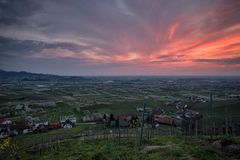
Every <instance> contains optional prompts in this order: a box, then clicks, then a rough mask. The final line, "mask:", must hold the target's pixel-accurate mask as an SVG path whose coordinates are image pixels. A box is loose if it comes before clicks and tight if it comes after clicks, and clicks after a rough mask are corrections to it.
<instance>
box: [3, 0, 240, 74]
mask: <svg viewBox="0 0 240 160" xmlns="http://www.w3.org/2000/svg"><path fill="white" fill-rule="evenodd" d="M0 69H4V70H14V71H22V70H24V71H29V72H36V73H51V74H59V75H240V0H0Z"/></svg>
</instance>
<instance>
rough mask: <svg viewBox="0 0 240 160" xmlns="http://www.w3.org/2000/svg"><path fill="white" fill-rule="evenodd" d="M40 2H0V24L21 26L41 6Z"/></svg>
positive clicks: (2, 0)
mask: <svg viewBox="0 0 240 160" xmlns="http://www.w3.org/2000/svg"><path fill="white" fill-rule="evenodd" d="M39 2H40V1H38V0H0V24H6V25H11V24H21V23H24V21H23V19H22V18H24V17H26V16H31V15H33V14H34V13H35V12H37V11H38V10H39V9H41V5H40V3H39Z"/></svg>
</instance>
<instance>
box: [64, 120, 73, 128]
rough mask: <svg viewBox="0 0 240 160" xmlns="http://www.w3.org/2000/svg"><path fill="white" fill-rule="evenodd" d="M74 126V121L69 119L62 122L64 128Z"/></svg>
mask: <svg viewBox="0 0 240 160" xmlns="http://www.w3.org/2000/svg"><path fill="white" fill-rule="evenodd" d="M73 126H74V123H73V122H72V121H70V120H69V119H67V120H66V121H65V122H62V123H61V127H62V128H72V127H73Z"/></svg>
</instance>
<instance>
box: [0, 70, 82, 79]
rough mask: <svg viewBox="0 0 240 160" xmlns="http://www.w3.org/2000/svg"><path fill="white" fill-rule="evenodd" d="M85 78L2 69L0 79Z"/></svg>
mask: <svg viewBox="0 0 240 160" xmlns="http://www.w3.org/2000/svg"><path fill="white" fill-rule="evenodd" d="M85 79H86V78H84V77H80V76H58V75H52V74H42V73H30V72H25V71H20V72H16V71H4V70H0V81H12V80H16V81H80V80H85Z"/></svg>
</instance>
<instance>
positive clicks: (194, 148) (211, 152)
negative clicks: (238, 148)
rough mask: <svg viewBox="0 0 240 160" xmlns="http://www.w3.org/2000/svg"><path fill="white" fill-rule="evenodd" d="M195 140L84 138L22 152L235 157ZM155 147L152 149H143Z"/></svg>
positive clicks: (67, 159)
mask: <svg viewBox="0 0 240 160" xmlns="http://www.w3.org/2000/svg"><path fill="white" fill-rule="evenodd" d="M198 141H199V139H194V138H190V137H185V138H182V137H164V136H162V137H156V138H152V139H150V140H146V141H145V147H142V148H138V145H137V144H138V143H137V141H136V140H135V139H128V140H121V142H120V144H119V142H118V140H108V141H103V140H100V141H88V142H83V141H80V140H74V141H68V142H64V143H62V145H61V147H60V150H55V151H54V150H52V151H49V152H45V153H44V155H42V157H39V155H36V154H35V155H32V154H26V153H25V154H22V157H23V158H24V159H51V160H61V159H64V160H80V159H84V160H88V159H89V160H90V159H102V160H105V159H106V160H110V159H116V160H120V159H121V160H122V159H136V160H148V159H149V160H166V159H169V160H170V159H171V160H175V159H176V160H177V159H189V160H190V159H191V160H192V159H194V160H208V159H211V160H224V159H229V160H231V159H238V158H240V157H239V155H237V154H235V155H234V154H226V153H224V152H221V151H219V150H217V149H214V148H213V147H211V146H206V145H200V143H198ZM152 146H157V147H158V148H155V149H150V150H149V149H147V148H151V147H152Z"/></svg>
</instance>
